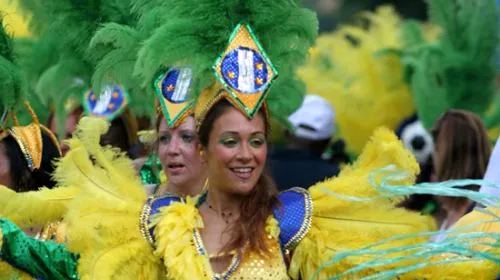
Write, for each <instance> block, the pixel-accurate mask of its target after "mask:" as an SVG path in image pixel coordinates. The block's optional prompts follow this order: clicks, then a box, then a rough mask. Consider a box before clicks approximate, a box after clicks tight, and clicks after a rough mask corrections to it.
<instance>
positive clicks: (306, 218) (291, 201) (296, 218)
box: [273, 188, 313, 251]
mask: <svg viewBox="0 0 500 280" xmlns="http://www.w3.org/2000/svg"><path fill="white" fill-rule="evenodd" d="M278 199H279V201H280V205H279V206H277V207H276V208H275V209H274V210H273V212H274V217H275V219H276V220H277V221H278V225H279V228H280V235H279V241H280V245H281V248H282V250H284V251H287V250H288V251H290V250H293V248H294V247H295V246H296V245H297V244H298V243H299V242H300V241H301V240H302V238H304V236H305V235H306V234H307V231H308V230H309V228H310V226H311V217H312V207H313V206H312V201H311V196H310V195H309V193H308V192H307V191H306V190H305V189H302V188H293V189H290V190H287V191H284V192H281V193H280V194H279V195H278Z"/></svg>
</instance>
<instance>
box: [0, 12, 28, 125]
mask: <svg viewBox="0 0 500 280" xmlns="http://www.w3.org/2000/svg"><path fill="white" fill-rule="evenodd" d="M0 25H1V26H0V117H1V116H3V115H4V114H5V113H6V112H7V111H11V112H13V113H15V112H16V111H17V109H18V108H19V105H22V102H23V101H24V98H25V96H26V93H27V82H26V79H25V78H24V76H23V73H22V72H21V70H20V69H19V67H18V66H17V65H16V64H15V52H14V43H13V40H12V38H11V37H10V36H9V35H8V34H7V32H6V30H5V29H4V25H3V20H0ZM0 125H3V123H2V124H0Z"/></svg>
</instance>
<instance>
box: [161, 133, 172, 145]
mask: <svg viewBox="0 0 500 280" xmlns="http://www.w3.org/2000/svg"><path fill="white" fill-rule="evenodd" d="M170 139H171V137H170V135H162V136H160V138H159V140H160V143H162V144H168V143H170Z"/></svg>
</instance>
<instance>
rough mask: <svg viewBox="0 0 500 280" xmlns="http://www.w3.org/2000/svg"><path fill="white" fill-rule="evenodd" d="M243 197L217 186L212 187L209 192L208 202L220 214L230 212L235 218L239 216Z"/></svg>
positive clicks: (223, 214) (224, 214)
mask: <svg viewBox="0 0 500 280" xmlns="http://www.w3.org/2000/svg"><path fill="white" fill-rule="evenodd" d="M241 202H242V197H241V196H238V195H234V194H231V193H228V192H225V191H222V190H220V189H217V188H215V187H210V188H209V190H208V194H207V199H206V203H207V204H208V207H210V208H211V209H212V210H214V211H215V212H216V213H217V214H218V215H219V216H221V217H222V216H226V215H227V213H230V214H231V216H232V217H233V218H236V217H238V216H239V211H240V204H241Z"/></svg>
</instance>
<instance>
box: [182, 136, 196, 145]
mask: <svg viewBox="0 0 500 280" xmlns="http://www.w3.org/2000/svg"><path fill="white" fill-rule="evenodd" d="M181 138H182V141H183V142H185V143H191V142H193V140H194V135H192V134H183V135H182V136H181Z"/></svg>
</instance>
